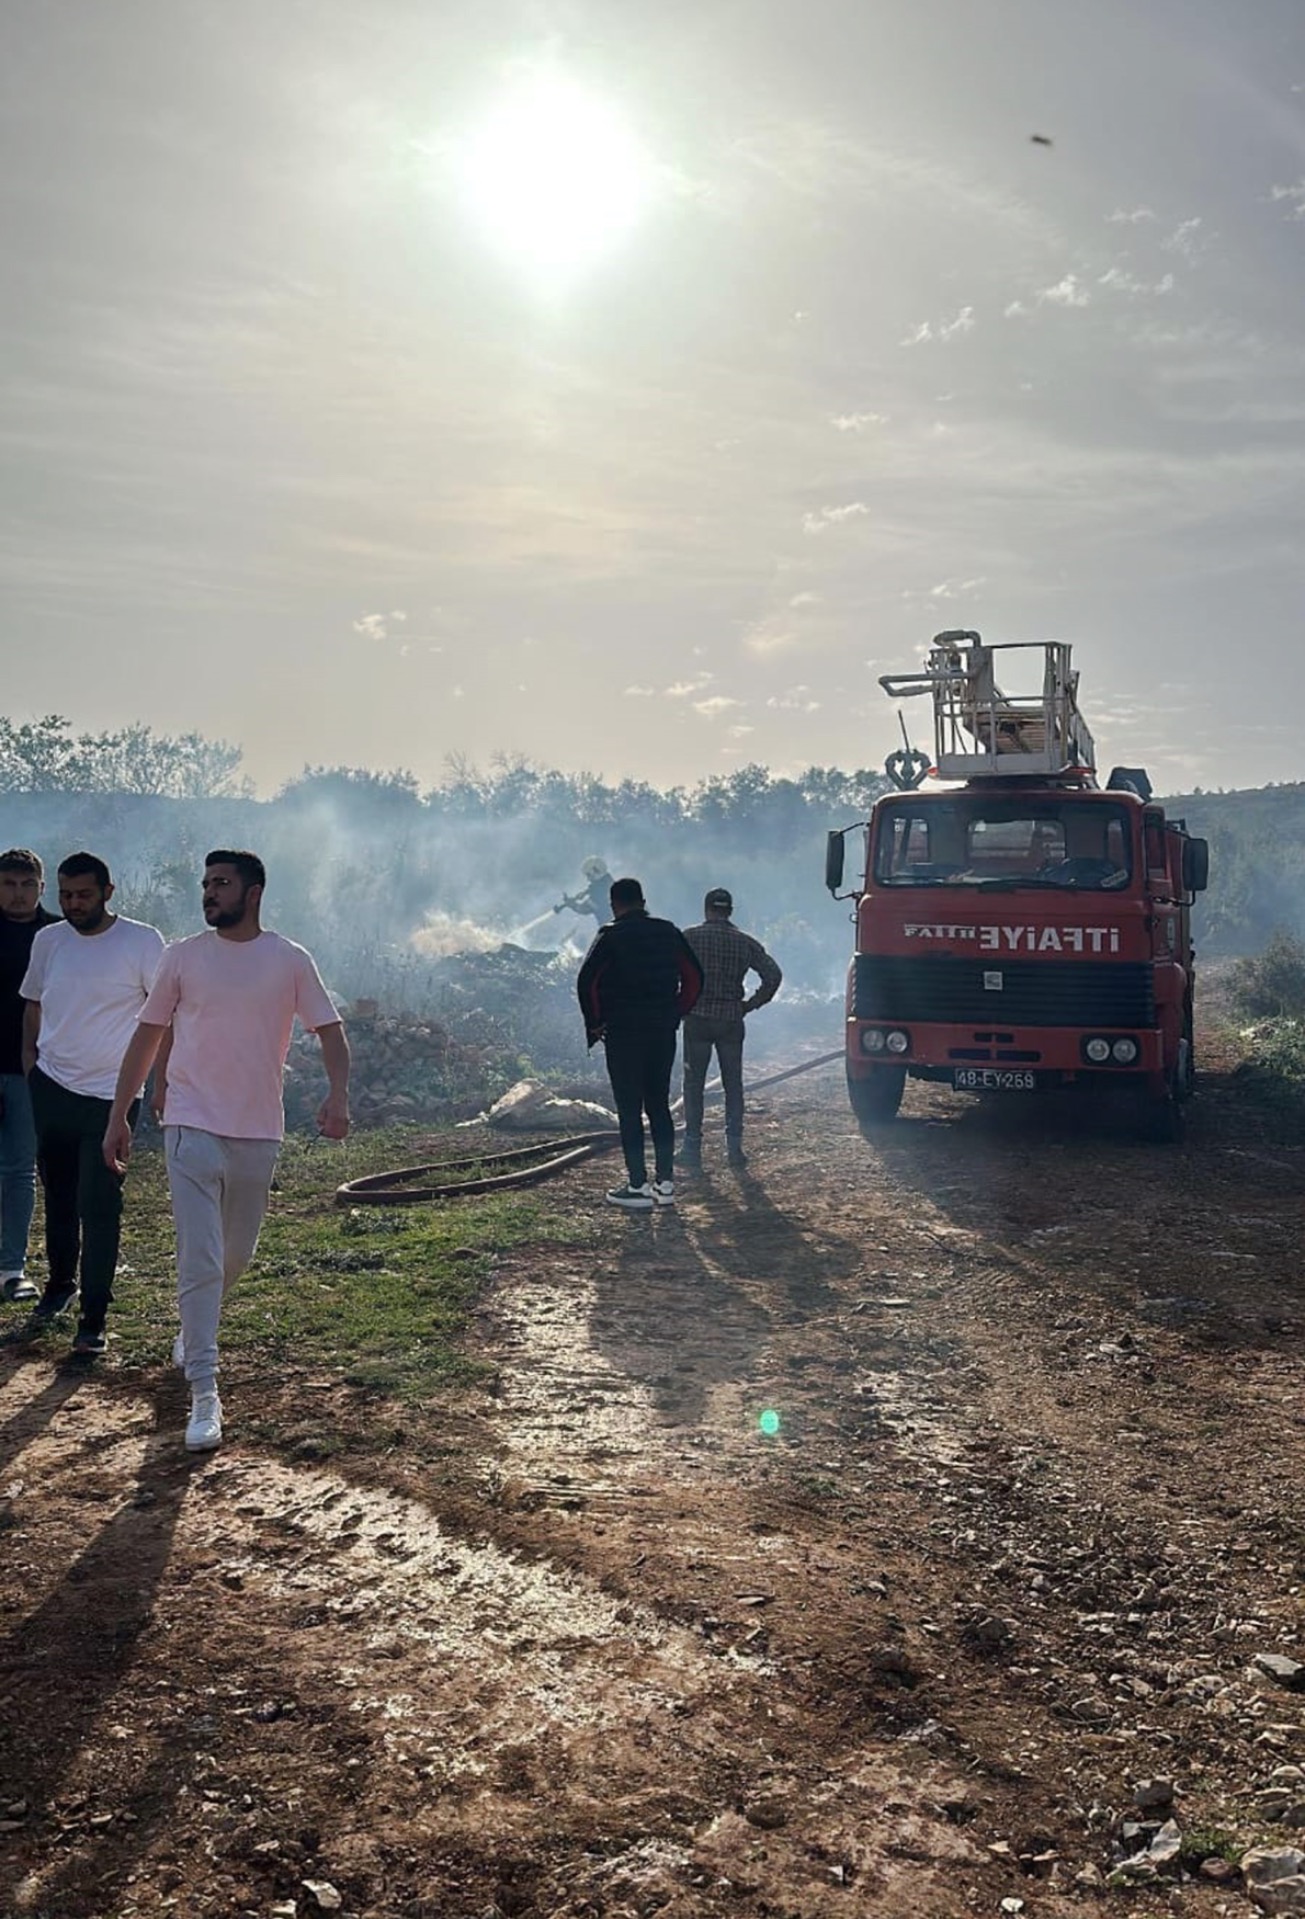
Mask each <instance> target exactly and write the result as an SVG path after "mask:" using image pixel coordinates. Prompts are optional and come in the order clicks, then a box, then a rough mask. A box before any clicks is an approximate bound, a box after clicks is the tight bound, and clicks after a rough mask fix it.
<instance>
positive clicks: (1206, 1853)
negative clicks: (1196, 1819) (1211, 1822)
mask: <svg viewBox="0 0 1305 1919" xmlns="http://www.w3.org/2000/svg"><path fill="white" fill-rule="evenodd" d="M1246 1847H1247V1842H1246V1841H1245V1840H1244V1839H1239V1838H1238V1837H1237V1835H1236V1833H1232V1832H1226V1831H1225V1830H1224V1829H1223V1827H1222V1826H1198V1827H1195V1828H1194V1829H1193V1830H1192V1831H1191V1832H1185V1833H1184V1834H1183V1837H1182V1843H1181V1845H1180V1847H1179V1852H1178V1857H1179V1859H1180V1860H1181V1861H1182V1863H1183V1864H1184V1865H1185V1866H1186V1867H1187V1870H1188V1871H1189V1872H1195V1871H1196V1869H1197V1867H1198V1866H1200V1865H1202V1864H1203V1863H1204V1861H1205V1860H1207V1859H1227V1860H1228V1861H1230V1863H1231V1864H1232V1865H1234V1866H1235V1865H1238V1864H1239V1863H1240V1861H1241V1857H1242V1854H1243V1853H1244V1852H1245V1851H1246Z"/></svg>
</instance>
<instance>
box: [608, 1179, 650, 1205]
mask: <svg viewBox="0 0 1305 1919" xmlns="http://www.w3.org/2000/svg"><path fill="white" fill-rule="evenodd" d="M607 1203H608V1205H609V1206H624V1207H626V1208H627V1210H628V1211H630V1212H632V1213H650V1212H651V1211H652V1209H653V1203H654V1202H653V1189H652V1187H651V1186H650V1185H649V1184H648V1182H647V1180H645V1181H644V1183H643V1185H642V1186H631V1185H630V1184H629V1183H628V1182H627V1184H626V1185H624V1186H613V1188H612V1190H611V1192H610V1193H609V1194H608V1195H607Z"/></svg>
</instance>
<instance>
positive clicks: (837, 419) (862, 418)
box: [829, 413, 888, 433]
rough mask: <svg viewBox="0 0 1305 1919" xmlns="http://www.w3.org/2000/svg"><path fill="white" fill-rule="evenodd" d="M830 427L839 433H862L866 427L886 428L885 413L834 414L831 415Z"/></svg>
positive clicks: (886, 416)
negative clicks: (835, 428)
mask: <svg viewBox="0 0 1305 1919" xmlns="http://www.w3.org/2000/svg"><path fill="white" fill-rule="evenodd" d="M829 424H830V426H832V427H837V429H838V431H839V432H840V433H863V432H864V431H865V429H866V428H867V427H868V426H887V424H888V415H887V414H886V413H835V414H833V415H831V417H830V421H829Z"/></svg>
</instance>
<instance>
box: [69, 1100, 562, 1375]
mask: <svg viewBox="0 0 1305 1919" xmlns="http://www.w3.org/2000/svg"><path fill="white" fill-rule="evenodd" d="M462 1150H463V1149H462V1148H461V1146H460V1142H459V1140H458V1136H457V1134H455V1133H449V1134H448V1135H445V1136H442V1137H441V1138H440V1140H439V1141H438V1143H437V1144H436V1146H435V1147H434V1149H432V1146H431V1134H430V1132H429V1130H423V1131H420V1132H418V1131H417V1130H415V1129H411V1128H387V1129H385V1130H383V1131H378V1132H375V1133H366V1134H360V1135H358V1136H357V1137H356V1138H354V1139H352V1140H350V1141H349V1142H348V1143H347V1144H346V1146H345V1147H344V1148H340V1147H332V1146H328V1145H326V1144H324V1143H321V1142H318V1141H315V1140H311V1141H310V1140H304V1139H298V1138H294V1139H289V1140H287V1142H286V1145H285V1148H284V1150H283V1152H282V1155H281V1160H280V1164H279V1166H278V1170H277V1190H276V1191H274V1193H273V1194H272V1200H271V1204H270V1206H269V1208H268V1214H267V1219H266V1222H265V1224H264V1227H263V1233H262V1237H261V1239H260V1241H259V1247H258V1255H257V1258H256V1259H255V1261H254V1264H253V1266H252V1267H251V1269H250V1271H249V1272H248V1273H247V1274H246V1275H245V1277H244V1278H243V1279H242V1280H240V1281H239V1282H238V1284H237V1286H236V1287H235V1288H234V1290H233V1291H232V1293H231V1295H230V1297H229V1298H228V1300H227V1303H226V1307H225V1310H224V1312H223V1316H222V1352H223V1365H224V1369H225V1370H226V1371H227V1372H228V1373H233V1372H243V1373H245V1374H246V1375H247V1376H248V1375H250V1374H259V1373H263V1372H265V1371H266V1372H276V1371H277V1370H279V1369H280V1368H282V1367H283V1366H284V1364H285V1363H287V1362H289V1363H293V1364H294V1365H296V1366H300V1367H301V1366H308V1367H310V1368H312V1369H314V1370H316V1371H320V1372H322V1373H326V1374H330V1375H333V1376H335V1377H337V1378H340V1379H342V1380H345V1381H347V1382H348V1383H349V1384H352V1385H354V1386H357V1387H361V1388H365V1389H368V1390H371V1391H374V1392H376V1393H378V1394H386V1395H392V1396H394V1397H396V1398H400V1399H407V1398H417V1397H419V1396H421V1395H422V1394H423V1393H425V1392H427V1391H429V1390H430V1389H431V1388H432V1387H436V1386H439V1385H440V1384H447V1383H453V1382H456V1381H459V1380H465V1379H467V1378H469V1377H471V1376H473V1375H474V1373H475V1371H476V1370H477V1367H476V1362H475V1360H474V1357H471V1356H469V1355H468V1354H467V1353H466V1352H465V1351H464V1349H463V1345H462V1339H463V1333H464V1330H465V1326H466V1321H467V1313H468V1309H469V1307H470V1305H471V1304H472V1302H473V1300H474V1299H475V1297H476V1295H477V1293H478V1291H479V1290H480V1289H481V1288H482V1287H483V1286H484V1284H485V1282H486V1280H487V1278H488V1277H489V1275H490V1273H491V1272H492V1270H493V1266H494V1261H495V1259H496V1257H497V1256H498V1255H500V1254H502V1253H505V1252H508V1251H511V1250H512V1249H513V1248H516V1247H521V1246H526V1245H538V1244H541V1243H550V1244H555V1245H562V1244H576V1243H577V1242H578V1241H581V1240H583V1239H585V1238H587V1235H586V1234H585V1232H584V1229H583V1227H581V1228H580V1229H579V1230H577V1228H576V1226H575V1225H574V1224H572V1223H570V1222H568V1221H566V1220H565V1219H564V1218H563V1217H562V1216H560V1215H559V1214H558V1213H557V1212H556V1210H555V1209H554V1208H552V1207H551V1206H550V1204H549V1202H548V1199H547V1198H546V1197H545V1195H544V1193H543V1192H540V1191H536V1190H535V1189H533V1188H532V1189H527V1190H524V1191H522V1192H519V1193H494V1194H487V1195H486V1196H485V1198H484V1199H476V1198H472V1197H466V1198H462V1199H455V1200H450V1201H446V1202H444V1203H441V1204H427V1205H419V1206H403V1207H380V1206H351V1207H347V1208H340V1207H337V1206H336V1205H335V1203H334V1202H335V1189H336V1187H337V1186H338V1185H339V1184H340V1183H341V1182H342V1181H344V1180H347V1179H356V1178H359V1177H361V1176H362V1175H363V1174H365V1173H373V1172H380V1171H382V1170H384V1169H386V1168H389V1167H397V1166H404V1165H411V1164H413V1163H414V1162H415V1161H420V1160H423V1159H428V1158H430V1157H431V1156H432V1151H434V1152H435V1153H443V1154H446V1155H447V1156H449V1157H453V1156H455V1155H458V1156H461V1153H462ZM39 1243H40V1238H39V1227H38V1229H37V1230H36V1231H35V1233H34V1237H33V1247H34V1249H35V1248H36V1247H37V1246H38V1245H39ZM173 1251H174V1240H173V1233H172V1217H171V1212H170V1209H169V1205H168V1190H167V1179H166V1175H165V1171H164V1166H163V1156H162V1153H161V1152H158V1151H153V1150H144V1149H140V1148H138V1149H137V1152H136V1154H135V1156H134V1157H133V1161H132V1167H131V1172H130V1175H129V1179H128V1186H127V1197H126V1212H125V1216H124V1226H123V1244H122V1260H123V1262H124V1267H123V1270H121V1271H120V1272H119V1276H118V1279H117V1281H116V1283H115V1287H114V1292H115V1300H114V1305H113V1308H112V1311H111V1314H110V1322H109V1330H110V1334H111V1337H112V1341H113V1351H114V1353H115V1355H116V1356H117V1358H118V1359H119V1361H120V1362H122V1363H124V1364H126V1365H150V1366H153V1365H157V1364H159V1363H160V1362H161V1361H166V1359H167V1356H168V1354H169V1351H170V1348H171V1344H172V1338H173V1335H174V1333H175V1332H176V1328H177V1308H176V1281H175V1267H174V1263H173ZM38 1276H39V1275H38Z"/></svg>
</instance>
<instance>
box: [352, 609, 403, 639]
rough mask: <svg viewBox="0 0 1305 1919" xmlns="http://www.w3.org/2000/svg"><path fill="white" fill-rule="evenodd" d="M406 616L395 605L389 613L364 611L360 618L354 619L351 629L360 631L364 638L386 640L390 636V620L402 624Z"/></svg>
mask: <svg viewBox="0 0 1305 1919" xmlns="http://www.w3.org/2000/svg"><path fill="white" fill-rule="evenodd" d="M407 617H408V616H407V614H406V613H405V612H404V611H403V609H402V608H401V607H395V608H394V610H393V612H390V613H364V614H363V616H362V618H361V619H358V620H355V621H354V623H353V630H354V632H355V633H361V634H362V636H363V638H364V639H365V640H387V639H388V638H389V637H390V622H391V621H392V620H396V621H398V622H399V623H400V624H402V622H403V621H404V620H406V619H407Z"/></svg>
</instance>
